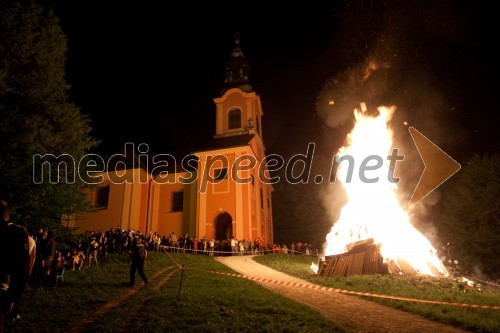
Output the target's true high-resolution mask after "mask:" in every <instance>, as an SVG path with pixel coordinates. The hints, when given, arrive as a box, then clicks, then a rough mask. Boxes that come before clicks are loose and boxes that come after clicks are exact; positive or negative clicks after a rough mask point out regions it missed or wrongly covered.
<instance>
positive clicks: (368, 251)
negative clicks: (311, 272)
mask: <svg viewBox="0 0 500 333" xmlns="http://www.w3.org/2000/svg"><path fill="white" fill-rule="evenodd" d="M347 250H348V252H346V253H342V254H337V255H333V256H326V257H325V260H324V261H321V262H320V267H319V271H318V274H319V275H320V276H330V277H332V276H349V275H356V274H387V273H389V269H388V267H387V265H386V264H384V262H383V258H382V256H381V255H380V245H379V244H375V243H374V241H373V238H370V239H367V240H362V241H359V242H355V243H352V244H349V245H348V246H347Z"/></svg>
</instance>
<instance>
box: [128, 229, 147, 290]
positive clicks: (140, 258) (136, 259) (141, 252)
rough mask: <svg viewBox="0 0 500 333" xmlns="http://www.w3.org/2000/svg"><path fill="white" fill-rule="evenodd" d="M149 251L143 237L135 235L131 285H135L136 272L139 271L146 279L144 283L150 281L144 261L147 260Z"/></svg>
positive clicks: (131, 257)
mask: <svg viewBox="0 0 500 333" xmlns="http://www.w3.org/2000/svg"><path fill="white" fill-rule="evenodd" d="M147 254H148V252H147V251H146V248H145V247H144V244H143V243H142V238H141V237H140V236H139V235H135V236H134V243H133V244H132V249H131V251H130V258H129V262H130V260H131V261H132V265H131V266H130V286H131V287H133V286H134V285H135V272H136V271H138V272H139V276H140V277H141V278H142V279H143V280H144V283H145V284H147V283H148V278H147V277H146V275H145V274H144V261H145V260H146V256H147Z"/></svg>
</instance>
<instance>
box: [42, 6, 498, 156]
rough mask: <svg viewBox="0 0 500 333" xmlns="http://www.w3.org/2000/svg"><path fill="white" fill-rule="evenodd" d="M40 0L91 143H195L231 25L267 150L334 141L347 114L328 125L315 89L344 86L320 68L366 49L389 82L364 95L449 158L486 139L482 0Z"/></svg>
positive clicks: (492, 128)
mask: <svg viewBox="0 0 500 333" xmlns="http://www.w3.org/2000/svg"><path fill="white" fill-rule="evenodd" d="M46 3H48V4H49V5H51V6H52V8H53V9H54V11H55V12H56V15H58V16H59V17H60V19H61V24H62V26H63V30H64V31H65V33H66V34H67V37H68V47H69V53H68V62H67V80H68V82H69V83H70V84H71V85H72V88H71V91H70V94H71V98H72V100H73V101H74V102H75V103H76V104H78V105H79V106H81V109H82V112H83V113H86V114H89V115H90V117H91V119H92V127H93V136H94V137H96V138H97V139H100V140H102V143H101V144H100V146H99V147H98V148H97V149H96V152H98V153H101V154H103V155H104V154H108V153H112V152H115V151H117V150H119V149H121V148H123V145H124V143H125V142H134V143H136V144H139V143H143V142H144V143H147V144H149V146H150V148H151V150H150V152H151V153H178V154H182V153H185V152H189V151H193V150H196V148H197V147H200V146H202V145H203V144H204V143H206V142H207V141H209V140H210V139H211V138H212V135H213V134H214V132H215V107H214V103H213V101H212V98H214V97H217V96H218V94H219V92H220V90H221V88H222V87H223V81H224V77H225V71H224V63H225V62H226V61H227V60H228V59H229V55H230V53H231V50H232V48H233V35H234V33H235V32H236V31H240V32H241V47H242V49H243V51H244V53H245V56H246V57H247V58H248V60H249V61H250V66H251V70H252V72H251V75H250V81H251V84H252V85H253V87H254V89H255V91H256V92H257V93H258V94H259V95H260V97H261V100H262V106H263V111H264V118H263V128H264V144H265V145H266V148H267V152H268V153H283V154H286V153H290V152H297V151H298V152H305V149H306V146H307V143H308V142H311V141H313V142H317V143H318V144H319V145H320V146H321V147H326V150H331V151H332V152H334V150H335V149H336V148H338V146H339V145H340V144H341V143H342V140H343V138H344V134H345V131H346V126H347V127H349V124H347V125H345V124H341V126H338V127H334V128H332V127H331V126H328V125H327V124H326V122H325V120H326V118H325V117H324V115H321V114H320V113H318V112H317V111H316V109H317V106H316V104H317V99H318V97H319V96H320V95H321V94H322V92H323V93H325V90H323V89H324V88H325V87H326V89H333V91H332V93H333V95H335V96H337V97H339V98H341V97H342V96H341V95H342V91H345V89H337V88H338V85H339V84H340V85H341V86H343V87H344V88H345V85H343V83H342V82H340V83H339V84H337V83H335V84H331V82H333V81H332V79H334V78H335V79H338V80H342V79H345V78H346V77H349V75H347V74H346V73H350V71H352V72H354V73H355V72H356V69H359V68H362V67H363V66H364V64H365V63H366V62H367V60H368V59H371V58H374V59H379V60H381V61H382V62H383V63H384V64H385V65H386V68H387V69H388V72H387V74H384V75H382V76H383V77H384V80H385V81H384V82H386V83H387V82H390V84H389V85H388V86H387V87H389V88H390V89H394V93H392V91H391V93H390V94H388V93H387V92H386V91H385V92H384V93H381V94H378V92H375V93H374V96H367V99H369V100H372V101H373V102H374V103H375V102H382V103H397V104H398V107H399V109H398V110H401V111H398V112H399V113H400V114H401V117H400V118H397V120H398V121H399V120H401V121H402V120H405V121H409V122H410V123H411V125H413V126H415V127H416V128H417V129H419V130H421V131H422V132H423V133H424V134H426V135H428V136H429V137H430V138H432V139H433V140H435V141H436V143H438V144H440V145H441V144H442V145H444V148H446V150H447V151H449V152H450V155H452V156H454V157H456V158H457V159H458V160H462V161H463V160H466V159H467V158H468V157H470V156H471V154H472V153H474V152H477V153H485V152H492V151H498V141H499V140H498V139H497V135H496V132H497V124H496V122H495V121H493V120H492V118H491V117H493V116H494V114H495V113H496V112H497V109H498V106H497V96H498V89H497V88H498V80H497V76H498V73H499V65H498V59H499V57H498V56H499V55H498V52H497V51H494V50H493V48H494V47H496V46H497V45H498V33H497V31H498V29H497V28H496V27H495V22H496V20H497V18H496V17H495V11H494V10H492V8H486V7H485V5H484V4H481V5H479V4H476V3H475V2H473V1H470V2H460V3H458V4H457V3H456V2H455V1H424V2H422V3H421V2H419V3H418V4H412V3H407V2H403V1H392V2H389V1H384V2H376V1H354V2H343V1H341V2H336V4H334V5H329V7H323V8H313V6H308V7H292V6H290V8H280V9H279V10H268V9H266V8H263V7H261V6H257V5H256V4H253V3H251V2H247V3H245V5H246V7H249V8H245V7H244V6H241V7H240V8H232V9H231V10H228V9H227V8H225V10H221V8H210V7H209V8H205V9H202V8H195V7H194V5H193V4H189V5H180V6H186V7H184V8H180V9H175V10H174V9H170V10H169V9H167V10H165V9H162V7H163V6H165V4H162V5H161V6H160V5H153V4H143V3H142V2H141V3H138V2H137V3H134V4H127V3H124V2H119V1H115V2H113V3H108V2H106V3H104V2H103V1H46ZM177 5H179V4H176V6H177ZM179 22H180V23H179ZM388 41H391V42H390V43H389V42H388ZM329 82H330V86H329V85H328V83H329ZM346 89H347V90H349V89H352V87H347V88H346ZM372 93H373V92H372ZM327 95H328V92H327ZM349 102H353V103H354V104H355V103H356V102H359V101H349ZM318 103H321V100H318ZM345 105H349V103H345ZM332 112H339V113H342V112H343V111H340V110H334V111H332ZM349 113H350V110H349ZM347 123H348V122H347Z"/></svg>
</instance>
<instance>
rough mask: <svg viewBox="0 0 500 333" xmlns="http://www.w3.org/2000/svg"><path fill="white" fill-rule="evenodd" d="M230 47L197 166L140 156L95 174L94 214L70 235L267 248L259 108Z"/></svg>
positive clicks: (267, 187)
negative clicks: (147, 236) (131, 234)
mask: <svg viewBox="0 0 500 333" xmlns="http://www.w3.org/2000/svg"><path fill="white" fill-rule="evenodd" d="M235 42H236V45H235V48H234V50H233V52H232V53H231V58H230V60H229V61H228V62H227V63H226V72H227V73H226V79H225V86H224V89H223V90H222V92H221V95H220V96H219V97H217V98H214V102H215V109H216V115H215V125H216V126H215V135H214V138H213V140H212V141H211V142H208V143H207V145H206V146H204V147H201V148H200V149H199V150H197V151H194V152H193V154H194V155H195V156H196V157H197V159H198V160H197V163H188V164H189V166H191V167H193V168H191V169H189V170H184V169H180V168H179V167H178V166H177V167H176V168H175V170H170V171H166V169H165V168H163V169H162V168H153V169H152V170H150V169H151V168H148V167H145V166H144V163H143V162H144V160H141V158H140V157H139V158H134V160H132V161H130V160H129V161H125V162H124V161H122V163H119V165H121V166H122V168H113V170H111V169H109V168H108V169H107V170H108V171H107V172H104V173H102V174H101V176H102V179H103V181H102V183H101V184H99V186H97V187H92V188H89V192H88V193H89V199H90V200H91V202H92V203H93V204H94V206H95V207H96V209H95V211H94V212H92V213H86V214H85V215H84V217H83V218H82V219H79V220H75V221H73V222H72V223H71V224H72V226H73V227H76V228H77V229H76V230H77V232H79V233H83V232H85V231H91V230H95V231H97V230H99V229H100V230H108V229H109V228H111V227H120V228H121V229H125V230H134V231H139V232H141V233H149V232H155V231H156V232H158V233H159V234H160V235H170V234H171V233H172V232H175V233H176V234H177V235H180V234H186V233H187V234H189V236H190V237H195V236H196V237H198V239H201V238H203V237H204V236H206V237H207V239H211V238H214V239H217V240H223V239H228V238H230V237H231V236H233V235H234V236H235V237H236V238H237V239H239V240H242V239H246V240H251V241H253V240H255V239H256V238H257V237H262V238H263V239H264V241H265V242H266V243H273V241H274V240H273V218H272V198H271V194H272V191H273V187H272V185H271V184H269V183H266V182H264V181H262V179H263V178H262V173H264V172H266V171H267V168H266V165H265V148H264V143H263V140H262V123H261V121H262V116H263V112H262V106H261V101H260V97H259V95H258V94H256V93H255V91H253V88H252V86H251V85H250V84H249V76H248V74H249V65H248V60H247V59H246V58H245V57H244V55H243V52H242V50H241V48H240V47H239V40H238V39H236V40H235ZM138 151H139V152H141V145H139V147H138ZM123 156H124V155H122V157H123ZM253 161H255V162H256V163H253ZM153 162H154V161H153ZM262 162H264V163H262ZM252 163H253V164H255V165H252ZM171 164H172V163H171ZM108 165H109V161H108ZM235 166H236V168H235ZM237 166H241V168H240V169H238V168H237ZM252 166H253V167H252ZM170 167H172V165H170ZM118 169H119V170H118ZM155 169H156V171H155ZM157 170H160V171H157ZM236 178H240V179H239V180H238V179H236ZM241 180H243V181H241Z"/></svg>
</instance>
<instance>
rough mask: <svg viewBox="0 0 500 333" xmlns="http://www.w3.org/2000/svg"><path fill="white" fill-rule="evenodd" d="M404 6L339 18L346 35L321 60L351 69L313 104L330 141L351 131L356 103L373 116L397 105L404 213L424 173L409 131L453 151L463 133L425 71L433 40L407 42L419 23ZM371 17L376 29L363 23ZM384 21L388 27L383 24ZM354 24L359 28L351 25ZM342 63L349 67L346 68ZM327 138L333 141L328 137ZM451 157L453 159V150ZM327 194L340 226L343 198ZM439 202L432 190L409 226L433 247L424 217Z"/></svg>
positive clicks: (333, 190) (394, 124)
mask: <svg viewBox="0 0 500 333" xmlns="http://www.w3.org/2000/svg"><path fill="white" fill-rule="evenodd" d="M404 6H406V5H404ZM404 6H403V8H399V9H395V10H393V11H392V16H390V15H389V14H387V15H381V14H380V11H377V8H375V9H374V8H364V7H363V8H355V9H356V11H357V12H358V13H360V14H359V17H361V18H362V17H363V15H365V16H366V20H364V21H362V22H360V20H358V21H356V20H354V21H353V18H355V16H353V14H352V13H351V12H350V11H349V10H347V11H346V13H344V21H343V22H344V23H343V25H342V27H341V28H340V30H341V31H342V32H343V33H344V34H345V36H341V37H340V41H336V42H335V45H333V46H332V47H331V49H329V50H327V51H326V52H325V53H326V54H325V58H328V57H329V56H331V57H332V59H338V60H339V61H340V62H345V63H348V65H346V66H345V67H344V68H343V69H342V70H338V71H337V73H336V74H335V75H333V76H331V77H330V78H328V79H327V80H326V82H325V84H324V86H323V89H322V91H321V92H320V93H319V95H318V97H317V100H316V112H317V114H318V115H319V116H320V117H321V119H322V120H323V121H324V123H325V124H326V125H327V126H328V127H329V128H330V129H331V130H330V131H327V133H326V135H327V136H335V135H338V133H343V132H345V129H346V128H352V126H353V124H354V113H353V110H354V109H355V108H357V109H360V104H361V103H365V104H366V108H367V112H368V113H372V114H374V113H376V112H377V110H376V108H377V107H378V106H381V105H384V106H391V105H396V107H397V110H396V112H395V114H394V116H393V119H392V121H391V123H390V124H389V125H390V127H391V128H392V130H393V134H394V148H398V150H399V153H400V154H402V155H403V156H405V160H404V161H403V162H401V163H399V165H398V166H397V168H396V173H395V176H396V177H400V183H399V184H398V192H397V193H398V198H399V200H400V202H401V205H402V206H403V207H407V205H408V202H409V200H410V198H411V196H412V194H413V191H414V189H415V187H416V185H417V182H418V180H419V178H420V175H421V174H422V171H423V169H424V164H423V163H422V160H421V158H420V155H419V154H418V151H417V149H416V147H415V145H414V143H413V140H412V138H411V136H410V134H409V132H408V127H409V126H413V127H415V128H416V129H418V130H419V131H420V132H421V133H423V134H424V135H425V136H426V137H428V138H429V139H430V140H431V141H433V142H434V143H435V144H436V145H438V146H439V147H440V148H442V149H443V150H444V151H450V149H451V148H452V147H454V146H455V145H456V143H457V142H458V141H459V140H464V137H466V135H465V131H464V130H463V129H462V128H461V127H460V126H459V125H458V122H457V120H456V114H455V107H454V106H453V104H452V103H450V102H449V101H448V100H447V97H446V94H445V92H443V89H442V86H441V84H440V82H442V80H440V77H439V74H437V73H434V72H433V68H432V66H431V65H429V61H428V60H429V57H432V56H433V53H432V52H433V50H432V49H431V48H430V47H429V46H426V45H425V44H424V42H425V40H426V38H427V39H429V38H430V37H429V35H424V36H423V37H422V36H421V37H420V39H418V38H409V36H412V37H415V35H416V33H415V31H417V30H418V29H419V28H421V27H419V25H418V20H419V18H418V17H414V16H415V13H412V10H413V9H410V8H406V7H404ZM350 10H351V11H353V10H354V9H353V8H351V9H350ZM360 10H361V11H360ZM378 10H380V8H378ZM363 11H364V12H363ZM429 12H430V11H427V12H426V13H429ZM410 13H411V14H410ZM411 15H413V17H412V16H411ZM420 15H423V14H420ZM388 16H390V17H388ZM409 17H412V20H408V21H411V22H406V21H405V20H407V19H408V18H409ZM375 18H376V19H377V21H376V25H374V24H373V23H366V22H368V21H371V20H372V21H373V19H375ZM420 19H421V18H420ZM384 20H385V21H386V23H385V24H383V23H380V21H384ZM424 21H425V20H424ZM416 22H417V23H416ZM357 23H360V24H359V25H358V26H356V24H357ZM353 25H354V27H353ZM430 31H431V30H429V29H425V30H424V32H422V34H423V33H427V34H431V33H432V32H430ZM431 37H432V38H434V40H435V38H449V36H446V35H442V34H441V35H439V36H434V35H432V36H431ZM359 45H361V46H359ZM339 46H343V47H344V49H343V48H342V47H339ZM353 50H355V52H354V51H353ZM334 55H335V56H334ZM347 58H352V59H354V61H351V62H349V61H348V60H346V59H347ZM325 140H330V142H333V141H335V140H334V139H331V138H330V139H328V138H326V139H325ZM338 148H340V147H335V148H334V149H335V151H333V152H332V153H333V154H335V152H336V150H337V149H338ZM450 155H452V156H453V153H452V152H450ZM335 185H337V184H335ZM325 192H326V193H320V195H321V198H322V200H323V203H324V206H325V207H326V209H327V211H328V212H329V214H330V219H331V221H337V219H338V217H339V214H340V209H341V207H342V206H343V204H342V200H341V199H339V198H338V196H339V194H340V196H342V194H341V193H343V191H342V190H341V189H339V188H338V187H337V186H330V188H328V189H327V190H326V191H325ZM440 197H441V196H440V193H439V192H438V191H435V192H434V193H432V194H431V195H429V196H428V197H427V198H425V199H424V200H423V201H421V202H420V203H419V204H418V205H416V206H415V207H414V208H413V209H412V211H411V212H410V216H411V221H412V223H413V224H414V225H415V226H416V227H417V228H418V229H419V230H420V231H421V232H423V233H424V235H425V236H427V237H428V238H429V239H430V240H431V241H432V242H433V244H438V243H439V242H437V239H436V234H437V232H436V228H435V227H434V225H433V224H432V221H431V220H430V214H429V212H430V209H431V208H432V207H433V206H435V205H436V204H437V203H438V202H439V200H440Z"/></svg>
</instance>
